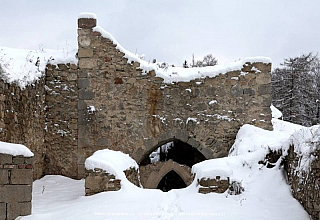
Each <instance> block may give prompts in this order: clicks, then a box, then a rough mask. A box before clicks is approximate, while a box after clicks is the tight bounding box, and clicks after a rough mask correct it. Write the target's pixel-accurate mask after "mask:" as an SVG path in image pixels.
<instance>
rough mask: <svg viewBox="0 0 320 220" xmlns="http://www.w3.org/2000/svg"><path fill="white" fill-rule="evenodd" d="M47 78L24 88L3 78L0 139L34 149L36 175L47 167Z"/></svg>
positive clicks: (40, 174)
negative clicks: (45, 111) (45, 87)
mask: <svg viewBox="0 0 320 220" xmlns="http://www.w3.org/2000/svg"><path fill="white" fill-rule="evenodd" d="M44 102H45V93H44V79H43V78H42V79H40V80H39V81H37V82H35V83H34V84H33V85H29V86H27V87H26V88H24V89H21V88H20V87H19V86H18V85H16V84H15V83H12V84H9V83H6V82H4V81H3V80H1V79H0V141H4V142H10V143H18V144H23V145H25V146H27V147H28V148H29V149H30V150H31V151H33V152H34V167H35V168H34V173H33V175H34V179H37V178H40V177H41V176H42V174H43V170H44V155H45V153H46V150H45V147H44V136H45V133H44V128H45V124H44V122H45V114H44V107H45V103H44Z"/></svg>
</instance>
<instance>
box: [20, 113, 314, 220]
mask: <svg viewBox="0 0 320 220" xmlns="http://www.w3.org/2000/svg"><path fill="white" fill-rule="evenodd" d="M273 124H274V131H266V130H263V129H260V128H257V127H254V126H252V125H245V126H243V127H242V128H241V129H240V131H239V133H238V135H237V139H236V141H235V144H234V146H233V148H232V150H231V152H230V156H229V157H225V158H220V159H212V160H207V161H203V162H201V163H198V164H196V165H194V166H193V172H195V173H196V178H201V177H208V176H210V175H212V176H214V175H216V174H219V175H223V174H224V175H225V176H230V177H231V180H235V181H238V182H240V183H241V184H242V186H243V187H244V192H243V193H242V194H240V195H230V194H228V192H225V193H223V194H215V193H212V194H205V195H203V194H199V193H197V191H198V186H197V182H196V181H194V182H193V183H192V184H191V185H190V186H189V187H187V188H185V189H177V190H171V191H169V192H167V193H165V192H162V191H160V190H156V189H141V188H138V187H136V186H134V185H133V184H131V183H130V182H128V181H121V185H122V188H121V190H120V191H116V192H104V193H99V194H96V195H93V196H87V197H85V196H84V180H80V181H77V180H71V179H69V178H66V177H62V176H45V177H44V178H42V179H40V180H37V181H35V182H34V188H33V211H32V213H33V214H32V215H30V216H27V217H22V218H21V219H216V218H218V219H268V220H269V219H273V220H276V219H279V220H280V219H281V220H282V219H292V220H293V219H294V220H298V219H301V220H302V219H305V220H307V219H309V216H308V214H307V213H306V212H305V210H304V209H303V208H302V206H301V205H300V204H299V203H298V201H297V200H295V199H294V198H293V197H292V195H291V192H290V186H289V185H288V184H287V183H286V177H285V175H284V171H283V169H282V168H281V166H280V165H279V164H278V165H277V166H275V167H273V168H266V167H265V166H264V165H262V164H258V161H260V160H261V159H263V157H264V156H265V154H266V153H267V152H269V150H268V149H269V148H270V149H280V148H281V146H285V145H286V144H287V143H289V142H290V139H291V138H292V137H293V136H291V134H292V133H299V132H301V129H307V128H304V127H302V126H298V125H293V124H291V123H288V122H283V121H281V120H278V119H273ZM287 128H289V129H287ZM301 146H302V145H301ZM302 148H303V147H302ZM122 156H123V155H122ZM123 164H126V163H123ZM127 165H128V166H130V164H127Z"/></svg>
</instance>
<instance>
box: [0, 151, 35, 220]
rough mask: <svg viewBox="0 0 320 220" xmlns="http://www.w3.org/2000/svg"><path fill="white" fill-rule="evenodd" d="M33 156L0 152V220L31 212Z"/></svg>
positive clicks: (9, 219)
mask: <svg viewBox="0 0 320 220" xmlns="http://www.w3.org/2000/svg"><path fill="white" fill-rule="evenodd" d="M32 164H33V157H23V156H12V155H8V154H0V220H11V219H15V218H16V217H18V216H24V215H30V214H31V199H32V182H33V177H32V176H33V174H32V173H33V169H32V167H33V166H32Z"/></svg>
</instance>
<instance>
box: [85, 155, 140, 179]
mask: <svg viewBox="0 0 320 220" xmlns="http://www.w3.org/2000/svg"><path fill="white" fill-rule="evenodd" d="M85 167H86V169H87V170H94V168H99V169H102V170H105V171H106V172H107V173H110V174H114V175H115V176H117V177H118V178H121V177H123V175H124V173H123V171H124V170H127V169H129V168H134V169H138V168H139V166H138V164H137V163H136V161H135V160H134V159H132V158H131V157H130V156H129V155H128V154H124V153H122V152H120V151H113V150H109V149H104V150H98V151H96V152H94V153H93V155H92V156H90V157H88V158H87V159H86V161H85Z"/></svg>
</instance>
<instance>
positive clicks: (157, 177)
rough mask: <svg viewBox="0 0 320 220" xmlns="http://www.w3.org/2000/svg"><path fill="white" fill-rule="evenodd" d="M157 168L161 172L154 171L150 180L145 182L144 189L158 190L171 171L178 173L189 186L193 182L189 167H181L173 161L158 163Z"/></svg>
mask: <svg viewBox="0 0 320 220" xmlns="http://www.w3.org/2000/svg"><path fill="white" fill-rule="evenodd" d="M156 166H159V167H160V169H159V171H152V172H151V174H150V175H149V177H148V179H147V180H146V182H145V185H144V187H145V188H148V189H156V188H157V186H158V184H159V183H160V181H161V179H162V178H163V177H164V176H165V175H166V174H167V173H169V172H170V171H172V170H173V171H174V172H176V173H177V174H178V175H179V176H180V177H181V179H182V180H183V181H184V182H185V184H186V185H187V186H189V185H190V184H191V182H192V181H193V175H192V173H191V169H190V167H188V166H181V165H180V164H178V163H176V162H174V161H173V160H168V161H166V162H161V161H160V162H157V164H156Z"/></svg>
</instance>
